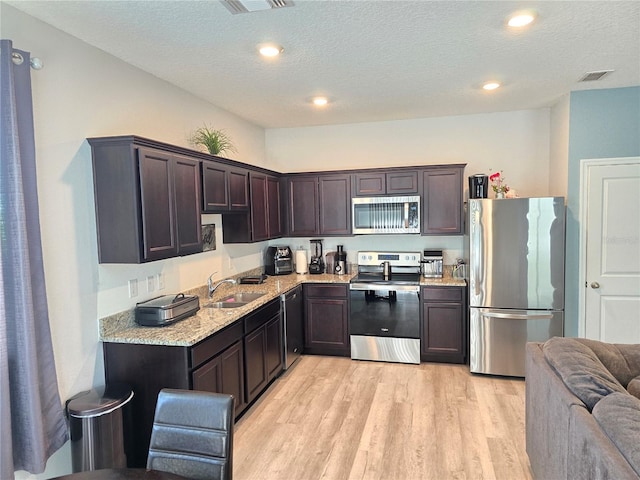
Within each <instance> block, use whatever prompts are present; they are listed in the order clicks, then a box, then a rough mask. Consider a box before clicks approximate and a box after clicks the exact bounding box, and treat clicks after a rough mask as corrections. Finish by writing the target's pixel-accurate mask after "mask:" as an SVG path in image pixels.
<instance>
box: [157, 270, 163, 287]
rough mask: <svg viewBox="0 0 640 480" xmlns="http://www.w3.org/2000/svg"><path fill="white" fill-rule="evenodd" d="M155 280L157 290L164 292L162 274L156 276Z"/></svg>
mask: <svg viewBox="0 0 640 480" xmlns="http://www.w3.org/2000/svg"><path fill="white" fill-rule="evenodd" d="M156 280H157V281H158V290H164V273H159V274H157V275H156Z"/></svg>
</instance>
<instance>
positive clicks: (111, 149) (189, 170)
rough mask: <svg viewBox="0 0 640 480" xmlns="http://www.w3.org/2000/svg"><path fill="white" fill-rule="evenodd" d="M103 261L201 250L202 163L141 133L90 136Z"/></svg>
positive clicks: (136, 260)
mask: <svg viewBox="0 0 640 480" xmlns="http://www.w3.org/2000/svg"><path fill="white" fill-rule="evenodd" d="M88 141H89V143H90V145H91V150H92V160H93V179H94V195H95V206H96V224H97V230H98V235H97V238H98V258H99V261H100V263H143V262H150V261H154V260H160V259H164V258H171V257H175V256H180V255H189V254H192V253H197V252H201V251H202V234H201V229H202V227H201V220H200V210H201V205H200V201H201V200H200V192H201V180H200V179H201V176H200V161H199V160H197V159H194V158H190V157H187V156H184V155H180V154H177V153H175V152H171V151H165V150H162V149H160V148H152V147H150V146H148V145H147V143H146V141H144V139H138V137H106V138H93V139H88Z"/></svg>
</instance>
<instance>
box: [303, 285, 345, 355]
mask: <svg viewBox="0 0 640 480" xmlns="http://www.w3.org/2000/svg"><path fill="white" fill-rule="evenodd" d="M303 292H304V299H305V344H304V351H305V353H310V354H317V355H339V356H350V355H351V342H350V340H349V297H348V295H349V286H348V285H347V284H331V283H325V284H322V283H315V284H314V283H311V284H305V285H304V287H303Z"/></svg>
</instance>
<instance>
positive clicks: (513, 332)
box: [469, 308, 564, 377]
mask: <svg viewBox="0 0 640 480" xmlns="http://www.w3.org/2000/svg"><path fill="white" fill-rule="evenodd" d="M469 323H470V325H469V327H470V329H469V334H470V339H469V341H470V356H469V362H470V366H469V367H470V370H471V372H472V373H486V374H491V375H505V376H511V377H524V360H525V345H526V343H527V342H544V341H546V340H548V339H550V338H551V337H562V336H563V331H564V312H562V311H559V310H546V311H545V310H500V309H494V308H471V309H470V318H469Z"/></svg>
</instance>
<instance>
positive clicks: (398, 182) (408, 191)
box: [387, 170, 418, 195]
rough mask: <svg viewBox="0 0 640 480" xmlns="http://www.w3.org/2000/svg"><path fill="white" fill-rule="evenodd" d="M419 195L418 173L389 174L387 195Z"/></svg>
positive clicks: (400, 172) (401, 172)
mask: <svg viewBox="0 0 640 480" xmlns="http://www.w3.org/2000/svg"><path fill="white" fill-rule="evenodd" d="M416 193H418V171H417V170H414V171H404V170H402V171H399V172H389V173H387V194H389V195H415V194H416Z"/></svg>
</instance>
